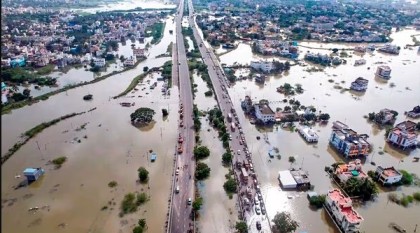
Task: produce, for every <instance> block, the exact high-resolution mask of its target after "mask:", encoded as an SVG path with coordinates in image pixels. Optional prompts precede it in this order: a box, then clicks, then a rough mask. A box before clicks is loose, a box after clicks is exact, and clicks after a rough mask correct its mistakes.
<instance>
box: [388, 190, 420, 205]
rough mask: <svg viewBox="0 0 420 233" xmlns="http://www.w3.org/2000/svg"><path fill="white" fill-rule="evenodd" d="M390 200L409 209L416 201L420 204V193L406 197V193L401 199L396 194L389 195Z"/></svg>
mask: <svg viewBox="0 0 420 233" xmlns="http://www.w3.org/2000/svg"><path fill="white" fill-rule="evenodd" d="M388 199H389V200H390V201H392V202H394V203H396V204H398V205H402V206H404V207H408V205H409V204H410V203H413V202H414V200H415V201H417V202H420V192H415V193H413V195H405V194H404V193H403V194H402V195H401V196H400V197H399V196H398V194H396V193H390V194H388Z"/></svg>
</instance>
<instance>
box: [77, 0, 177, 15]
mask: <svg viewBox="0 0 420 233" xmlns="http://www.w3.org/2000/svg"><path fill="white" fill-rule="evenodd" d="M164 2H165V3H164ZM137 7H141V8H143V9H162V8H175V7H176V5H173V4H166V1H154V0H152V1H149V0H131V1H127V0H126V1H115V3H110V4H105V5H101V6H99V7H95V8H86V9H74V11H81V12H87V13H95V12H100V11H113V10H131V9H134V8H137Z"/></svg>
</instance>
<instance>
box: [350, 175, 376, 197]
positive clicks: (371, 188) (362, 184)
mask: <svg viewBox="0 0 420 233" xmlns="http://www.w3.org/2000/svg"><path fill="white" fill-rule="evenodd" d="M342 188H343V190H344V191H345V192H346V193H347V194H348V195H349V196H358V197H361V198H362V199H363V200H364V201H368V200H370V199H372V198H373V197H374V196H376V195H377V194H378V187H376V184H375V183H374V182H373V181H371V180H370V179H362V180H359V179H357V178H354V177H352V178H350V179H348V180H347V182H346V183H344V184H343V185H342Z"/></svg>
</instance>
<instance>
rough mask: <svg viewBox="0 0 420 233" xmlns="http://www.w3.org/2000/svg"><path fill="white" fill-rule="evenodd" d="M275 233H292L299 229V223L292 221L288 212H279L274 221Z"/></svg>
mask: <svg viewBox="0 0 420 233" xmlns="http://www.w3.org/2000/svg"><path fill="white" fill-rule="evenodd" d="M273 223H274V225H273V229H272V230H273V232H274V233H292V232H295V231H296V229H297V228H298V227H299V223H298V222H296V221H295V220H293V219H292V217H291V216H290V213H288V212H281V213H280V212H277V214H276V215H275V216H274V219H273Z"/></svg>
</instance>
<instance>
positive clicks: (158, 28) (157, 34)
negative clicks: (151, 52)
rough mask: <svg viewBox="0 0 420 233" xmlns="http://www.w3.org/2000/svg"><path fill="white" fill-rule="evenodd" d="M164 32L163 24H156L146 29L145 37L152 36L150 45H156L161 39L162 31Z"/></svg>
mask: <svg viewBox="0 0 420 233" xmlns="http://www.w3.org/2000/svg"><path fill="white" fill-rule="evenodd" d="M164 30H165V23H162V22H157V23H155V24H153V25H152V26H149V27H147V28H146V33H145V36H146V37H149V36H152V37H153V39H152V41H151V43H152V44H157V43H159V42H160V40H161V39H162V37H163V31H164Z"/></svg>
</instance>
